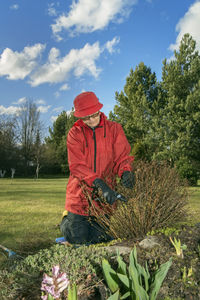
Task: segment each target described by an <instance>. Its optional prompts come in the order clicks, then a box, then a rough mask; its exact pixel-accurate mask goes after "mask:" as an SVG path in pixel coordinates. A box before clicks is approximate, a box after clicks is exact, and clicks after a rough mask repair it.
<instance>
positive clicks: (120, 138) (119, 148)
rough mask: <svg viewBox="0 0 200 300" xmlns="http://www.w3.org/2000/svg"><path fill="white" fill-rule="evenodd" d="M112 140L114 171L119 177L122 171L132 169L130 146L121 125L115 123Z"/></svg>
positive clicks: (132, 158)
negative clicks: (113, 140) (113, 138)
mask: <svg viewBox="0 0 200 300" xmlns="http://www.w3.org/2000/svg"><path fill="white" fill-rule="evenodd" d="M115 129H116V131H115V142H114V163H115V166H114V172H115V174H118V176H119V177H121V176H122V174H123V172H124V171H132V162H133V160H134V157H133V156H130V151H131V146H130V144H129V142H128V140H127V138H126V136H125V133H124V130H123V128H122V126H121V125H120V124H118V123H116V128H115Z"/></svg>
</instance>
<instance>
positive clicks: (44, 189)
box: [0, 178, 67, 259]
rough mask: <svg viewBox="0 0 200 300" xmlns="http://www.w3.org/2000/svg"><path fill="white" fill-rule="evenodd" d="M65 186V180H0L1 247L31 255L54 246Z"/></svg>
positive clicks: (63, 201)
mask: <svg viewBox="0 0 200 300" xmlns="http://www.w3.org/2000/svg"><path fill="white" fill-rule="evenodd" d="M66 183H67V179H66V178H59V179H38V180H33V179H4V178H3V179H0V244H1V245H3V246H6V247H7V248H11V249H12V250H14V251H17V252H18V253H21V254H31V253H33V252H35V251H36V250H38V249H40V248H44V247H46V246H48V245H49V244H52V243H54V240H55V238H56V237H58V236H60V234H61V233H60V230H59V227H58V224H59V223H60V221H61V218H62V212H63V210H64V205H65V193H66ZM0 254H2V255H3V253H2V251H0ZM2 255H0V259H1V257H2Z"/></svg>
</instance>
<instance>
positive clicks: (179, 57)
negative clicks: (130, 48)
mask: <svg viewBox="0 0 200 300" xmlns="http://www.w3.org/2000/svg"><path fill="white" fill-rule="evenodd" d="M115 98H116V105H115V107H114V109H113V111H112V112H110V114H109V119H110V120H113V121H116V122H119V123H121V124H122V126H123V128H124V131H125V134H126V136H127V138H128V140H129V142H130V144H131V146H132V154H133V155H134V156H135V159H136V160H138V159H142V160H147V161H152V160H157V161H163V160H164V161H167V162H168V163H169V164H170V165H171V166H176V167H177V169H178V172H179V174H180V176H181V177H183V178H187V179H188V180H189V182H190V183H192V184H195V183H196V182H197V180H198V179H199V178H200V55H199V52H198V51H197V48H196V41H195V40H193V38H192V37H191V36H190V35H189V34H185V35H184V37H183V38H182V40H181V43H180V46H179V50H177V51H174V57H173V58H171V59H170V60H167V59H165V60H164V61H163V66H162V79H161V81H158V79H157V77H156V74H155V72H152V71H151V68H150V67H148V66H146V65H145V64H144V63H143V62H141V63H140V64H139V65H138V66H136V68H135V70H133V69H131V70H130V74H129V76H128V77H127V78H126V83H125V86H124V89H123V91H121V92H116V94H115ZM75 120H76V119H75V117H74V116H73V111H72V112H71V113H70V114H67V112H66V111H63V112H62V113H61V114H60V115H59V116H58V118H57V119H56V121H55V122H54V123H53V126H52V128H49V136H48V137H46V138H44V139H42V126H41V122H40V116H39V112H38V110H37V106H36V105H35V104H34V103H32V102H30V101H26V103H25V104H24V106H23V107H21V109H20V110H19V114H18V116H16V117H15V118H12V119H11V118H8V119H5V118H4V119H3V118H1V119H0V169H2V170H3V169H9V168H11V167H12V168H13V167H16V169H18V170H19V172H18V173H19V174H23V175H28V174H34V173H35V174H36V176H37V171H38V172H39V171H40V173H42V174H61V173H62V174H68V173H69V169H68V163H67V149H66V136H67V133H68V131H69V129H70V128H71V126H72V125H73V123H74V122H75ZM25 170H26V171H25Z"/></svg>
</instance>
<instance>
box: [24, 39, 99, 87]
mask: <svg viewBox="0 0 200 300" xmlns="http://www.w3.org/2000/svg"><path fill="white" fill-rule="evenodd" d="M59 54H60V53H59V50H58V49H56V48H52V49H51V50H50V53H49V58H48V62H47V63H46V64H44V65H42V66H41V67H40V68H38V69H37V70H36V71H35V73H33V74H31V76H30V79H31V80H30V81H29V83H30V84H31V85H32V86H38V85H40V84H42V83H46V82H48V83H58V82H63V81H64V80H66V78H67V77H68V76H69V73H70V72H73V74H74V75H75V76H76V77H80V76H82V75H83V74H85V73H89V74H91V75H92V76H94V77H95V78H97V77H98V75H99V73H100V71H101V70H100V69H99V68H97V66H96V64H95V61H96V60H97V59H98V58H99V56H100V54H101V49H100V46H99V42H96V43H94V44H93V45H90V44H86V45H85V46H84V47H83V48H82V49H72V50H70V52H69V53H68V54H67V55H66V56H64V57H60V56H59Z"/></svg>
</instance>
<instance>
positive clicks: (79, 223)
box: [60, 212, 113, 244]
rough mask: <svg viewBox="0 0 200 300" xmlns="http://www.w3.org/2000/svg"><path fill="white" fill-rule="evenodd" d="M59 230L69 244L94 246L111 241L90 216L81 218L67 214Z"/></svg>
mask: <svg viewBox="0 0 200 300" xmlns="http://www.w3.org/2000/svg"><path fill="white" fill-rule="evenodd" d="M60 230H61V232H62V234H63V235H64V237H65V239H66V240H67V241H68V242H69V243H70V244H96V243H104V242H108V241H111V240H112V239H113V238H112V237H111V236H110V235H108V234H107V233H106V232H105V229H103V228H102V227H101V226H100V225H99V224H98V223H97V222H96V220H95V218H94V217H92V216H81V215H77V214H74V213H71V212H68V214H67V216H65V217H64V218H63V220H62V222H61V224H60Z"/></svg>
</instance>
